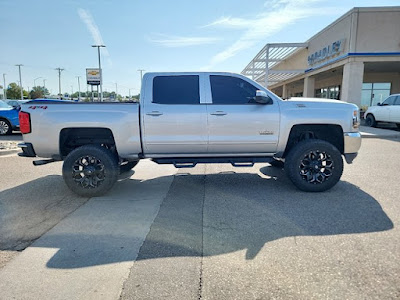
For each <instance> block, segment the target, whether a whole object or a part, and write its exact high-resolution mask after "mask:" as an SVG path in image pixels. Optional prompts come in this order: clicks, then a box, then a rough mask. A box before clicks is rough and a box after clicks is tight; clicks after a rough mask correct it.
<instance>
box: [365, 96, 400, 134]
mask: <svg viewBox="0 0 400 300" xmlns="http://www.w3.org/2000/svg"><path fill="white" fill-rule="evenodd" d="M364 118H365V123H366V124H367V125H368V126H371V127H375V126H376V125H377V123H378V122H389V123H395V124H396V125H397V127H398V128H400V94H393V95H390V96H389V97H388V98H387V99H386V100H385V101H383V102H382V103H378V105H377V106H370V107H369V108H368V109H367V111H366V112H365V114H364Z"/></svg>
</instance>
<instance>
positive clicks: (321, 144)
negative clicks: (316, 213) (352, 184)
mask: <svg viewBox="0 0 400 300" xmlns="http://www.w3.org/2000/svg"><path fill="white" fill-rule="evenodd" d="M285 172H286V174H287V176H288V177H289V179H290V180H291V181H292V183H293V184H294V185H295V186H296V187H297V188H298V189H300V190H302V191H306V192H323V191H326V190H329V189H330V188H332V187H333V186H334V185H335V184H336V183H337V182H338V181H339V180H340V177H341V176H342V173H343V159H342V155H341V153H340V151H339V150H338V149H337V148H336V147H335V146H333V145H332V144H330V143H328V142H326V141H323V140H318V139H307V140H303V141H301V142H299V143H298V144H296V145H295V146H294V147H293V148H292V149H291V150H290V151H289V154H288V155H287V156H286V160H285Z"/></svg>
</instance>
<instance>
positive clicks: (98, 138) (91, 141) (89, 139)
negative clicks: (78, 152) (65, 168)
mask: <svg viewBox="0 0 400 300" xmlns="http://www.w3.org/2000/svg"><path fill="white" fill-rule="evenodd" d="M83 145H100V146H103V147H105V148H107V149H110V150H111V151H112V152H115V153H116V152H117V149H116V146H115V140H114V135H113V133H112V131H111V130H110V129H108V128H64V129H62V130H61V132H60V154H61V156H62V157H65V156H67V155H68V154H69V153H70V152H71V151H72V150H74V149H76V148H78V147H80V146H83Z"/></svg>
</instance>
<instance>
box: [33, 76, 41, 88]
mask: <svg viewBox="0 0 400 300" xmlns="http://www.w3.org/2000/svg"><path fill="white" fill-rule="evenodd" d="M40 78H43V77H37V78H35V79H33V87H35V86H36V80H38V79H40Z"/></svg>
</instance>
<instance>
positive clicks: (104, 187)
mask: <svg viewBox="0 0 400 300" xmlns="http://www.w3.org/2000/svg"><path fill="white" fill-rule="evenodd" d="M62 173H63V178H64V181H65V183H66V184H67V186H68V187H69V188H70V189H71V191H73V192H74V193H76V194H78V195H80V196H83V197H95V196H101V195H104V194H105V193H106V192H108V191H109V190H110V189H111V188H112V186H113V185H114V183H115V182H116V181H117V179H118V175H119V167H118V160H117V159H116V157H115V155H114V154H113V153H111V152H110V151H109V150H108V149H106V148H104V147H101V146H94V145H85V146H82V147H79V148H76V149H75V150H73V151H71V153H69V154H68V156H67V158H66V159H65V160H64V164H63V168H62Z"/></svg>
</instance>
